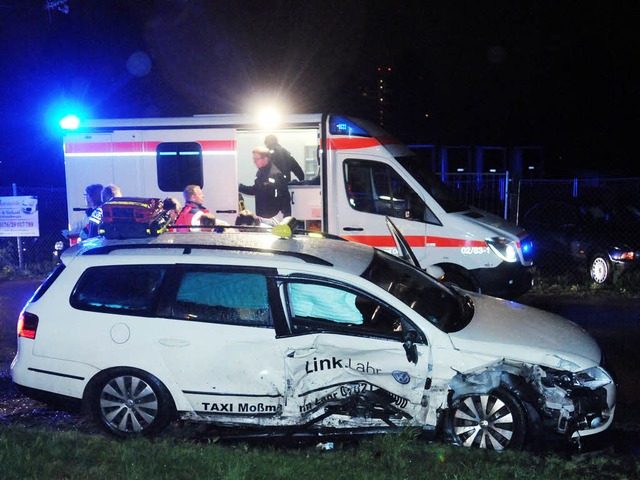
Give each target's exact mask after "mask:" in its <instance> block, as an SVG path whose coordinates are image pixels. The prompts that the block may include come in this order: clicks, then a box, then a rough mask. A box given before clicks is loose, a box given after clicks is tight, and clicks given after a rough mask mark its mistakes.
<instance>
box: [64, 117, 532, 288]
mask: <svg viewBox="0 0 640 480" xmlns="http://www.w3.org/2000/svg"><path fill="white" fill-rule="evenodd" d="M268 134H275V135H276V136H277V138H278V140H279V143H280V144H281V145H282V146H284V147H285V148H286V149H288V150H289V151H290V152H291V153H292V155H293V156H294V158H295V159H296V160H297V161H298V163H300V165H301V167H302V168H303V171H304V172H305V179H304V181H299V180H300V179H298V180H296V179H293V180H294V181H293V182H292V183H291V184H290V187H289V190H290V192H291V203H292V215H293V216H294V217H296V218H297V219H299V220H301V221H302V222H303V224H304V226H305V227H306V228H307V229H310V230H313V229H318V230H321V231H324V232H327V233H330V234H334V235H338V236H340V237H343V238H345V239H348V240H352V241H356V242H360V243H365V244H368V245H372V246H374V247H377V248H380V249H383V250H387V251H391V252H394V253H397V252H395V248H396V247H395V243H394V241H393V239H392V237H391V236H390V234H389V231H388V229H387V226H386V222H385V217H391V218H393V221H394V223H395V224H396V225H397V226H398V228H399V229H400V231H401V232H402V234H403V235H404V236H405V238H406V239H407V240H408V242H409V244H410V245H411V248H412V249H413V252H414V254H415V256H416V257H417V259H418V261H419V262H420V265H421V266H422V267H423V268H425V269H427V271H428V272H430V273H432V274H434V275H435V276H442V275H444V277H443V278H444V280H445V281H450V282H453V283H456V284H458V285H460V286H462V287H464V288H467V289H470V290H478V291H482V292H483V293H486V294H490V295H496V296H503V297H512V296H516V295H518V294H521V293H524V292H526V291H527V290H528V289H529V288H530V286H531V281H532V280H531V278H532V277H531V266H532V262H531V258H530V257H531V247H532V245H531V243H530V241H529V239H528V237H527V234H526V232H525V231H523V230H522V229H521V228H519V227H517V226H516V225H515V224H512V223H509V222H506V221H504V220H503V219H501V218H500V217H497V216H495V215H492V214H489V213H486V212H483V211H480V210H477V209H475V208H471V207H469V206H467V205H464V204H461V203H460V202H458V201H457V200H455V199H454V198H453V197H452V196H451V195H450V194H449V192H448V191H447V189H446V188H445V187H444V185H443V184H441V183H440V182H439V180H438V178H437V176H436V175H434V174H432V173H431V172H430V165H426V164H424V163H423V162H421V161H420V160H419V159H418V158H417V157H416V156H415V155H414V154H413V152H411V150H409V149H408V148H407V147H406V146H404V145H402V144H400V142H398V141H396V140H395V139H394V138H393V137H392V136H390V135H389V134H388V133H387V132H385V131H384V130H382V129H381V128H380V127H378V126H376V125H374V124H371V123H369V122H367V121H364V120H361V119H356V118H352V117H347V116H341V115H330V114H304V115H291V116H288V117H286V118H284V119H283V121H282V122H281V123H280V124H279V125H278V126H277V127H276V128H269V129H266V128H265V127H264V126H261V125H260V124H259V123H258V121H257V120H256V119H254V118H252V117H250V116H249V115H198V116H193V117H183V118H143V119H99V120H98V119H95V120H89V121H86V122H83V123H81V124H80V126H79V127H78V128H77V129H76V130H73V131H69V132H68V133H67V134H66V135H65V136H64V156H65V168H66V182H67V196H68V198H67V200H68V208H69V212H68V213H69V223H70V225H73V224H74V223H75V222H77V221H79V220H80V219H81V218H82V215H83V212H82V211H81V210H82V209H81V208H78V207H81V206H82V198H83V197H82V194H83V192H84V188H85V187H86V186H87V185H89V184H93V183H102V184H108V183H114V184H116V185H118V186H119V187H120V188H121V190H122V192H123V195H125V196H138V197H158V198H165V197H167V196H173V197H176V198H178V199H180V200H182V191H183V189H184V187H185V186H186V185H189V184H197V185H200V186H201V187H202V191H203V193H204V195H205V206H206V207H207V208H209V210H210V211H211V212H212V213H214V214H215V215H216V217H217V218H219V219H221V220H224V221H226V222H228V223H231V224H233V223H234V222H235V218H236V216H237V214H238V211H239V207H238V184H239V183H243V184H247V185H252V184H253V179H254V177H255V173H256V168H255V166H254V164H253V161H252V155H251V151H252V149H253V148H254V147H256V146H263V145H264V139H265V136H266V135H268ZM245 202H246V208H248V209H250V210H253V209H254V204H253V203H252V202H253V198H252V197H245Z"/></svg>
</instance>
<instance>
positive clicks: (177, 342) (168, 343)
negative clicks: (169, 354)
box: [158, 338, 191, 347]
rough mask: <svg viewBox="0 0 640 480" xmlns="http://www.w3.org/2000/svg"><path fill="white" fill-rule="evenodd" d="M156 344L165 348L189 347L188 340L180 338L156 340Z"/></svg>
mask: <svg viewBox="0 0 640 480" xmlns="http://www.w3.org/2000/svg"><path fill="white" fill-rule="evenodd" d="M158 343H159V344H160V345H164V346H165V347H188V346H189V345H191V342H190V341H189V340H183V339H181V338H160V339H158Z"/></svg>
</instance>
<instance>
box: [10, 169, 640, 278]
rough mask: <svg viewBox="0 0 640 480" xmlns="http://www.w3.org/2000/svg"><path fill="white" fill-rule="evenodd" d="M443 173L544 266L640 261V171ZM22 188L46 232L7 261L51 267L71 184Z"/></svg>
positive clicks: (557, 268)
mask: <svg viewBox="0 0 640 480" xmlns="http://www.w3.org/2000/svg"><path fill="white" fill-rule="evenodd" d="M442 180H443V181H444V182H445V183H446V184H447V185H449V187H450V188H451V190H452V191H453V193H454V194H455V195H456V196H457V197H458V198H459V199H460V200H462V201H463V202H465V203H467V204H469V205H473V206H475V207H477V208H480V209H482V210H486V211H489V212H491V213H494V214H496V215H499V216H501V217H503V218H507V219H508V220H510V221H512V222H514V223H517V224H518V225H520V226H523V227H524V228H525V229H527V230H528V231H529V232H530V233H531V235H532V236H533V237H534V241H535V246H534V248H536V250H537V255H536V256H535V257H534V258H535V263H536V265H537V266H538V268H539V269H541V270H542V273H543V274H547V273H549V274H551V275H557V274H568V275H574V277H572V279H573V280H575V279H577V280H581V279H584V280H585V281H588V280H589V278H590V275H589V273H590V270H591V267H592V261H593V260H594V258H595V256H596V255H597V254H600V253H603V252H605V253H606V250H607V249H609V250H610V252H609V254H610V253H611V252H612V253H613V254H614V255H615V254H619V253H621V252H626V251H631V252H633V256H634V257H635V259H634V260H630V259H629V258H627V259H623V260H621V261H620V262H617V263H616V262H615V261H614V262H612V261H611V258H609V260H608V263H609V264H608V265H606V266H608V267H609V268H610V270H611V271H610V272H609V273H610V274H612V275H613V277H612V278H613V280H614V281H615V280H616V276H615V275H617V274H618V273H620V272H618V270H620V269H619V265H618V264H624V265H625V266H628V265H634V266H635V265H638V264H640V258H639V257H640V178H627V179H571V180H519V181H516V180H513V179H510V178H509V175H508V174H504V173H502V174H445V175H443V176H442ZM15 194H16V195H21V196H22V195H34V196H36V197H37V198H38V209H39V222H40V236H39V237H22V238H21V239H20V241H19V242H18V240H17V239H16V238H15V237H0V269H5V268H14V269H15V268H18V267H19V265H20V260H21V259H22V262H23V265H22V266H23V268H25V269H28V270H41V271H46V270H47V268H50V266H51V264H52V261H53V260H54V259H55V258H54V247H55V244H56V242H59V241H63V240H64V238H63V237H62V235H61V233H60V231H61V230H63V229H65V228H67V213H66V212H67V204H66V192H65V189H64V188H53V187H52V188H35V187H20V186H18V187H17V191H16V193H15ZM13 195H14V192H13V187H12V186H0V196H13ZM594 245H595V247H598V249H599V250H598V249H594V248H595V247H594ZM19 248H20V250H21V255H19V251H18V249H19ZM20 257H22V258H20ZM627 257H628V256H627ZM634 268H636V267H634ZM637 268H638V270H640V267H637ZM625 270H628V268H627V267H625ZM631 270H633V269H631ZM625 274H626V272H625ZM639 277H640V275H639V276H638V277H635V280H634V281H636V280H638V278H639ZM631 278H634V277H631ZM607 280H610V278H607Z"/></svg>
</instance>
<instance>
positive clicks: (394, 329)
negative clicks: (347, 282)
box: [286, 282, 402, 339]
mask: <svg viewBox="0 0 640 480" xmlns="http://www.w3.org/2000/svg"><path fill="white" fill-rule="evenodd" d="M286 289H287V298H288V302H289V312H290V317H291V324H292V330H293V331H294V332H296V333H303V332H341V333H345V332H347V333H350V334H355V335H369V336H382V337H390V338H398V339H399V338H401V336H402V317H401V315H400V314H398V313H397V312H395V311H393V310H391V309H390V308H388V307H387V306H385V305H382V304H381V303H379V302H377V301H375V300H373V299H372V298H370V297H367V296H365V295H362V294H360V293H357V292H353V291H351V290H347V289H343V288H339V287H337V286H335V285H321V284H317V283H313V282H290V283H287V285H286Z"/></svg>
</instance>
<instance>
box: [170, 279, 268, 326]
mask: <svg viewBox="0 0 640 480" xmlns="http://www.w3.org/2000/svg"><path fill="white" fill-rule="evenodd" d="M172 316H173V317H174V318H183V319H186V320H197V321H202V322H211V323H227V324H235V325H251V326H259V327H270V326H272V321H271V310H270V308H269V301H268V291H267V279H266V277H265V276H264V275H262V274H259V273H245V272H228V271H210V270H202V271H186V272H184V274H183V275H182V278H181V281H180V284H179V285H178V290H177V293H176V298H175V301H174V302H173V306H172Z"/></svg>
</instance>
